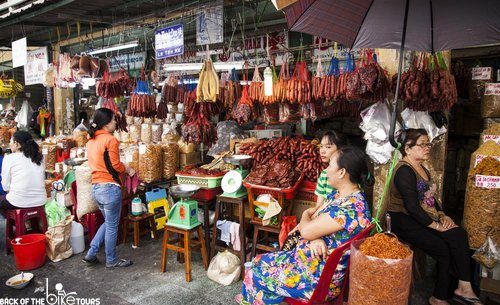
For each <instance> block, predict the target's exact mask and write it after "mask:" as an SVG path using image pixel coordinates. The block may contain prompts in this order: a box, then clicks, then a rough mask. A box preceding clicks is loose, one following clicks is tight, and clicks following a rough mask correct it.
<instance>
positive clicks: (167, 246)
mask: <svg viewBox="0 0 500 305" xmlns="http://www.w3.org/2000/svg"><path fill="white" fill-rule="evenodd" d="M170 232H172V233H177V234H178V236H179V237H178V238H175V239H172V240H170ZM193 232H198V239H199V240H197V241H196V240H192V239H191V234H192V233H193ZM181 235H182V236H183V237H182V238H181ZM176 243H179V244H180V245H182V246H176V245H175V244H176ZM195 247H201V257H202V260H203V267H205V270H207V269H208V257H207V249H206V248H205V242H204V240H203V230H202V229H201V225H198V226H196V227H194V228H192V229H181V228H177V227H173V226H169V225H168V224H167V225H165V229H164V233H163V243H162V256H161V272H165V271H166V269H167V255H168V250H173V251H175V252H178V253H181V254H183V255H184V262H185V265H184V270H185V272H186V282H191V248H195Z"/></svg>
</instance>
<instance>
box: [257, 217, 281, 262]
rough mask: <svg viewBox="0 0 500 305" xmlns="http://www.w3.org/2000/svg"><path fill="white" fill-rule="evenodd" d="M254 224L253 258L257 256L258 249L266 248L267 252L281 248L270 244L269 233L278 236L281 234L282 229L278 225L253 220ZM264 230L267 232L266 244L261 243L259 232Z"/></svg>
mask: <svg viewBox="0 0 500 305" xmlns="http://www.w3.org/2000/svg"><path fill="white" fill-rule="evenodd" d="M251 223H252V224H253V243H252V258H253V257H255V251H256V249H259V250H264V251H267V252H274V251H277V250H279V249H277V248H274V247H271V246H269V233H273V234H276V235H277V236H278V237H279V235H280V229H279V228H276V227H268V226H263V225H262V224H260V223H259V222H254V221H251ZM260 231H262V232H264V234H265V237H264V241H265V242H266V244H261V243H259V242H260V241H259V232H260Z"/></svg>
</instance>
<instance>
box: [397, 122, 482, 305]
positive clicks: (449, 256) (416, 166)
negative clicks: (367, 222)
mask: <svg viewBox="0 0 500 305" xmlns="http://www.w3.org/2000/svg"><path fill="white" fill-rule="evenodd" d="M401 144H402V147H401V153H402V155H403V157H404V158H403V159H402V160H401V161H400V162H399V163H398V164H397V165H396V168H395V174H394V177H393V181H392V183H391V190H390V202H389V205H388V212H389V214H390V215H391V219H392V231H393V232H394V233H395V234H397V235H398V236H399V237H400V238H401V239H402V240H404V241H406V242H408V243H410V244H412V245H413V246H415V247H417V248H419V249H421V250H423V251H424V252H425V253H427V254H428V255H430V256H431V257H433V258H434V259H436V260H437V262H438V272H437V282H436V286H435V289H434V294H433V295H432V297H430V299H429V303H430V304H431V305H447V304H449V303H448V302H447V301H446V299H448V289H449V288H450V287H449V286H450V285H451V283H452V279H453V275H452V274H455V275H456V276H457V277H458V279H459V283H458V288H457V289H456V290H455V298H456V299H459V300H460V301H461V302H465V304H481V302H479V300H478V299H477V297H476V295H475V294H474V292H473V291H472V287H471V283H470V279H471V270H470V254H469V243H468V240H467V233H466V232H465V230H464V229H462V228H461V227H459V226H457V225H456V224H455V223H454V222H453V220H452V219H451V218H450V217H448V216H446V214H445V213H444V212H443V210H442V209H441V207H440V206H439V203H438V201H437V200H436V198H435V197H434V195H435V192H436V184H435V183H434V182H433V181H432V177H431V175H430V172H429V171H428V170H427V169H426V168H425V167H423V165H422V163H423V162H424V161H426V160H429V158H430V152H431V147H432V144H431V143H430V142H429V137H428V136H427V132H426V131H425V130H424V129H408V130H407V131H405V132H403V135H402V137H401ZM452 272H453V273H452Z"/></svg>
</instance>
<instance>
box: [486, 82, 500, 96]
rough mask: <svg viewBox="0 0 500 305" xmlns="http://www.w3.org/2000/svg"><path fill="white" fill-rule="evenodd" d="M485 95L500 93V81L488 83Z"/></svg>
mask: <svg viewBox="0 0 500 305" xmlns="http://www.w3.org/2000/svg"><path fill="white" fill-rule="evenodd" d="M484 95H500V83H487V84H486V86H485V87H484Z"/></svg>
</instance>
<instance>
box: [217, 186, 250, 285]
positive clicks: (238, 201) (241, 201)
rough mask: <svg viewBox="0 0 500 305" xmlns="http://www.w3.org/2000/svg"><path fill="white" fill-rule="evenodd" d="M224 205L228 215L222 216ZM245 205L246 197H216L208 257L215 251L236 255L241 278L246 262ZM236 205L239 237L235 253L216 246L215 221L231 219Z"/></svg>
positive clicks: (231, 249) (230, 249)
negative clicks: (238, 259) (239, 262)
mask: <svg viewBox="0 0 500 305" xmlns="http://www.w3.org/2000/svg"><path fill="white" fill-rule="evenodd" d="M224 204H227V205H229V209H228V210H229V211H228V214H229V215H223V211H222V208H223V206H224ZM245 204H248V197H247V196H243V197H240V198H231V197H224V196H222V195H218V196H217V202H216V204H215V219H214V224H213V233H212V234H213V235H212V245H211V246H210V249H211V252H210V257H211V258H212V257H214V255H215V254H216V252H217V251H219V250H220V251H224V250H228V251H230V252H231V253H233V254H235V255H237V256H238V257H239V258H240V261H241V276H242V277H243V275H244V273H245V260H246V242H245V232H246V230H245V229H246V226H245ZM234 205H238V223H239V224H240V230H239V236H240V251H236V250H234V249H233V248H229V247H224V246H219V245H217V220H219V219H224V218H225V217H228V218H232V216H233V211H232V209H233V206H234Z"/></svg>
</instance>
